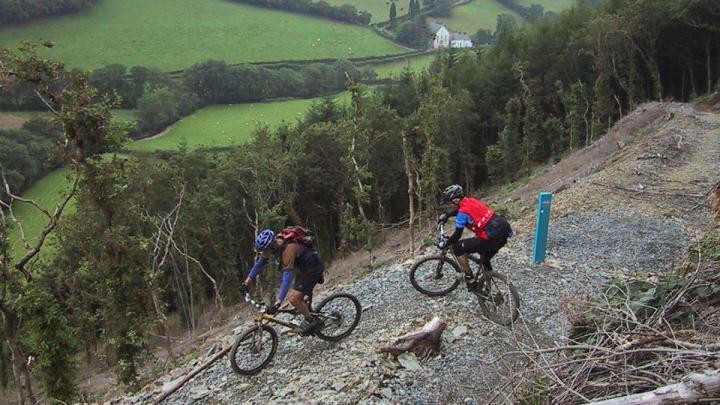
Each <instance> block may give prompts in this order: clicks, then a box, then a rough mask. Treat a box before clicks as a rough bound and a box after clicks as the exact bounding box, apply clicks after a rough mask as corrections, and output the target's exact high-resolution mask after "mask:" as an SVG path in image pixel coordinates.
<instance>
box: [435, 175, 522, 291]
mask: <svg viewBox="0 0 720 405" xmlns="http://www.w3.org/2000/svg"><path fill="white" fill-rule="evenodd" d="M440 202H441V203H443V204H445V203H448V204H450V206H451V208H452V211H450V212H447V213H445V214H442V215H440V217H439V218H438V223H445V222H446V221H447V220H448V218H450V217H456V219H455V232H454V233H453V234H452V235H451V236H450V237H449V238H448V239H443V240H441V241H440V242H438V248H440V249H444V248H445V247H446V246H449V245H452V248H453V252H454V253H455V256H456V257H457V258H458V263H459V264H460V267H461V268H462V270H463V272H464V273H465V282H466V283H467V286H468V290H470V291H474V290H475V288H476V285H475V282H474V278H473V274H472V271H471V270H470V263H469V262H468V257H467V255H468V254H469V253H480V254H482V256H483V267H484V268H485V270H488V271H491V270H492V265H491V264H490V259H492V257H493V256H495V254H496V253H497V252H498V251H499V250H500V249H501V248H502V247H503V246H505V244H506V243H507V239H508V238H509V237H511V236H512V235H513V231H512V228H510V224H509V223H508V221H507V220H506V219H505V218H503V217H502V216H500V215H498V214H496V213H495V211H493V209H492V208H490V207H489V206H487V205H486V204H485V203H484V202H482V201H480V200H479V199H477V198H473V197H466V196H465V193H464V192H463V189H462V187H461V186H459V185H457V184H453V185H452V186H449V187H448V188H446V189H445V190H444V191H443V193H442V197H441V199H440ZM465 228H468V229H470V230H471V231H472V232H473V233H474V234H475V236H473V237H471V238H466V239H460V237H461V236H462V233H463V230H464V229H465Z"/></svg>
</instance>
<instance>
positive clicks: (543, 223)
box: [533, 193, 552, 263]
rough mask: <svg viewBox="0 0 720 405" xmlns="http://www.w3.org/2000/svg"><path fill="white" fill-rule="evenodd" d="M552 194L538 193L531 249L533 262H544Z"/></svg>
mask: <svg viewBox="0 0 720 405" xmlns="http://www.w3.org/2000/svg"><path fill="white" fill-rule="evenodd" d="M551 202H552V193H540V196H539V197H538V205H537V226H536V227H535V245H534V248H533V262H534V263H542V262H544V261H545V250H546V249H547V238H548V225H549V224H550V203H551Z"/></svg>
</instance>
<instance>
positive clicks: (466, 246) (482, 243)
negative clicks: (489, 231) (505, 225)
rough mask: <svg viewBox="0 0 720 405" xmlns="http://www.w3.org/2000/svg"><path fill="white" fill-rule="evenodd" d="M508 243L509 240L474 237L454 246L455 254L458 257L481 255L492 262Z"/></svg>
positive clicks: (460, 241) (462, 240)
mask: <svg viewBox="0 0 720 405" xmlns="http://www.w3.org/2000/svg"><path fill="white" fill-rule="evenodd" d="M506 243H507V238H502V239H490V240H484V239H480V238H477V237H472V238H467V239H460V240H459V241H458V242H457V243H456V244H454V245H453V252H454V253H455V255H456V256H460V255H463V254H466V253H480V254H481V255H483V257H484V258H485V260H490V259H491V258H492V257H493V256H495V253H497V252H498V250H500V248H502V247H503V246H505V244H506Z"/></svg>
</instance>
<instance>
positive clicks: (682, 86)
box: [680, 69, 685, 102]
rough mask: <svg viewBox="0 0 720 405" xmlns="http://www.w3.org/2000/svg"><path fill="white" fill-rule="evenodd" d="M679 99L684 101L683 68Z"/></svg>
mask: <svg viewBox="0 0 720 405" xmlns="http://www.w3.org/2000/svg"><path fill="white" fill-rule="evenodd" d="M680 100H681V101H682V102H685V69H683V72H682V82H681V84H680Z"/></svg>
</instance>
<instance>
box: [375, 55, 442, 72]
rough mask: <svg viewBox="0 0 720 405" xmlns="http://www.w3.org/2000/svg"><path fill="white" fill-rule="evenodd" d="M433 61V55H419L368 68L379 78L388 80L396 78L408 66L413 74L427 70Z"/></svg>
mask: <svg viewBox="0 0 720 405" xmlns="http://www.w3.org/2000/svg"><path fill="white" fill-rule="evenodd" d="M434 59H435V54H434V53H431V54H428V55H421V56H418V57H415V58H406V59H404V60H401V61H396V62H390V63H383V64H381V65H372V66H370V68H371V69H373V70H374V71H375V72H377V74H378V77H379V78H389V77H392V76H397V75H399V74H400V73H402V71H403V70H404V69H405V67H407V66H410V68H411V69H412V70H413V71H414V72H419V71H421V70H423V69H427V67H428V66H430V64H431V63H432V61H433V60H434Z"/></svg>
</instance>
